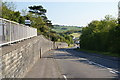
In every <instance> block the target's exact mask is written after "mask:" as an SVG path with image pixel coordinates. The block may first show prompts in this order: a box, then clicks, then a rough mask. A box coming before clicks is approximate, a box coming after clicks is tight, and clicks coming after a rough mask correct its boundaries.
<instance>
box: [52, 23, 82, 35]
mask: <svg viewBox="0 0 120 80" xmlns="http://www.w3.org/2000/svg"><path fill="white" fill-rule="evenodd" d="M52 30H53V31H55V32H57V33H63V32H67V31H81V30H82V28H81V27H77V26H61V25H59V26H55V25H54V28H53V29H52Z"/></svg>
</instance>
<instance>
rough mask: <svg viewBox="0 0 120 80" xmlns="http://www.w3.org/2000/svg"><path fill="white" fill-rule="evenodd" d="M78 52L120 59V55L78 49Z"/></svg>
mask: <svg viewBox="0 0 120 80" xmlns="http://www.w3.org/2000/svg"><path fill="white" fill-rule="evenodd" d="M76 50H77V51H83V52H87V53H95V54H102V55H106V56H112V57H119V58H120V55H119V53H111V52H99V51H93V50H85V49H76Z"/></svg>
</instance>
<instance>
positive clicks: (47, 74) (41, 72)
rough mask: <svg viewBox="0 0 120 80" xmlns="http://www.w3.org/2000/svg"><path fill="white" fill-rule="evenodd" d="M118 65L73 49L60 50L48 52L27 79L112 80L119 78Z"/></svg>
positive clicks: (115, 62)
mask: <svg viewBox="0 0 120 80" xmlns="http://www.w3.org/2000/svg"><path fill="white" fill-rule="evenodd" d="M99 60H100V62H99ZM101 61H102V62H103V63H102V62H101ZM108 64H109V65H108ZM106 65H107V66H106ZM110 65H111V66H110ZM113 65H115V66H113ZM116 65H117V66H118V63H117V61H110V60H107V59H102V58H98V57H95V56H94V57H93V56H90V55H88V54H84V53H80V52H77V51H74V50H73V49H58V50H52V51H49V52H47V53H46V54H45V55H44V56H43V57H42V59H40V60H38V62H37V63H36V64H35V66H34V67H33V68H32V69H31V70H30V71H29V72H28V74H27V75H26V78H31V77H32V78H64V79H65V80H67V79H69V78H109V79H110V80H111V79H113V78H118V76H119V71H117V66H116ZM109 79H108V80H109Z"/></svg>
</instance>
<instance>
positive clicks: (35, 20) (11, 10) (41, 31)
mask: <svg viewBox="0 0 120 80" xmlns="http://www.w3.org/2000/svg"><path fill="white" fill-rule="evenodd" d="M28 8H29V11H27V10H24V9H23V10H22V12H20V11H15V9H16V6H15V4H14V3H12V2H3V3H2V16H0V17H2V18H5V19H8V20H11V21H15V22H18V23H20V24H25V20H30V21H31V25H30V26H31V27H34V28H37V30H38V35H44V36H45V37H46V38H48V39H50V40H52V41H54V42H66V43H68V45H70V44H72V43H73V40H72V37H71V36H70V35H66V34H64V33H62V35H60V34H58V33H57V32H55V31H53V30H52V29H53V28H54V27H53V25H52V23H51V20H49V19H48V17H47V16H46V13H47V10H46V9H45V8H43V6H42V5H33V6H28Z"/></svg>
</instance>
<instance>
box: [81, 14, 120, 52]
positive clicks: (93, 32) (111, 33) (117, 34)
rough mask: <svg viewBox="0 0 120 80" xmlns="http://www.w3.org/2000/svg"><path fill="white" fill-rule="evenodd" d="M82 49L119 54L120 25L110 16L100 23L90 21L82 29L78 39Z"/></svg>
mask: <svg viewBox="0 0 120 80" xmlns="http://www.w3.org/2000/svg"><path fill="white" fill-rule="evenodd" d="M80 47H81V48H82V49H88V50H95V51H105V52H113V53H120V24H118V23H117V19H115V18H113V17H112V16H110V15H107V16H105V19H103V20H101V21H92V22H91V23H90V24H88V26H87V27H85V28H83V30H82V35H81V37H80Z"/></svg>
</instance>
